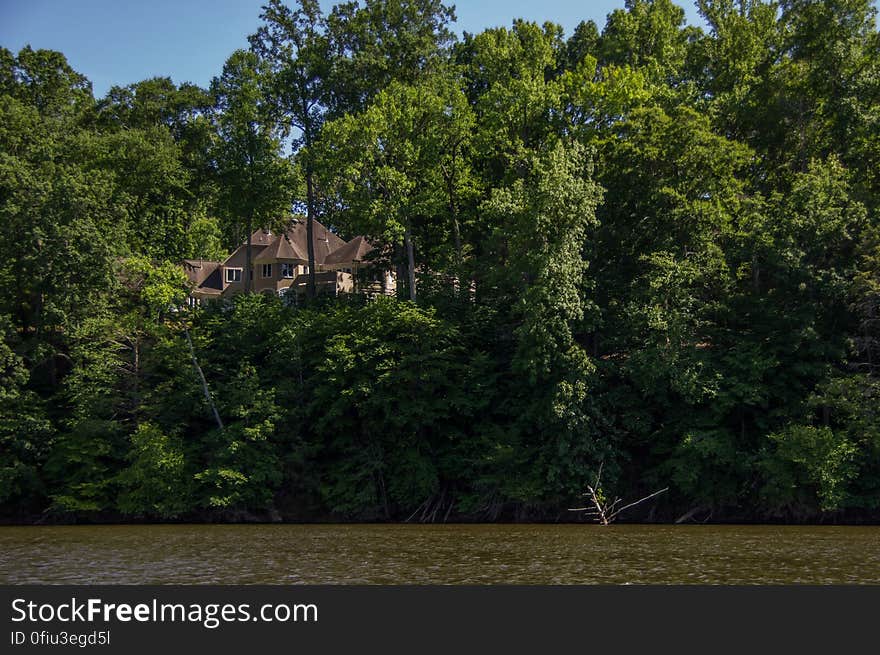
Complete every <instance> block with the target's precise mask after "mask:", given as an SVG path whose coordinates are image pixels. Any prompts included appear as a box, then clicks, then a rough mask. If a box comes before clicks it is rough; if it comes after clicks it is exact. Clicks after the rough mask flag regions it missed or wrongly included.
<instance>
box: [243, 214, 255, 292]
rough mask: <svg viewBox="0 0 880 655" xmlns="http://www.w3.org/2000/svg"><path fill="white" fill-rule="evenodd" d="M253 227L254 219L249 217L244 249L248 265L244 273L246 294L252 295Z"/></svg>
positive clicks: (246, 264)
mask: <svg viewBox="0 0 880 655" xmlns="http://www.w3.org/2000/svg"><path fill="white" fill-rule="evenodd" d="M253 225H254V219H253V217H252V216H248V223H247V242H246V245H245V247H244V252H245V261H246V263H245V271H244V292H245V293H250V292H251V283H252V280H251V277H252V276H251V268H252V267H253V264H252V263H251V260H252V258H253V246H252V245H251V235H252V234H253V233H254V228H253Z"/></svg>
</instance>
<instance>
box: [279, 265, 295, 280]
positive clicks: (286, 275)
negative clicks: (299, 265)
mask: <svg viewBox="0 0 880 655" xmlns="http://www.w3.org/2000/svg"><path fill="white" fill-rule="evenodd" d="M285 270H287V271H288V273H285ZM281 277H282V278H284V279H285V280H292V279H293V278H295V277H296V266H294V265H293V264H290V263H288V262H281Z"/></svg>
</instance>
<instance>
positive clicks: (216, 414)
mask: <svg viewBox="0 0 880 655" xmlns="http://www.w3.org/2000/svg"><path fill="white" fill-rule="evenodd" d="M183 333H184V334H185V335H186V342H187V343H188V344H189V354H190V357H192V363H193V366H194V367H195V369H196V373H198V375H199V380H200V381H201V383H202V391H203V392H204V394H205V400H206V401H207V403H208V406H209V407H210V408H211V412H212V413H213V414H214V420H215V421H217V427H218V428H220V429H221V430H222V429H223V421H222V420H221V419H220V412H218V411H217V405H215V404H214V398H213V397H212V396H211V391H210V389H208V381H207V380H206V379H205V374H204V373H203V372H202V367H201V366H199V360H197V359H196V350H195V348H193V342H192V339H191V338H190V336H189V330H188V329H187V328H183Z"/></svg>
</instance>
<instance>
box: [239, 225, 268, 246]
mask: <svg viewBox="0 0 880 655" xmlns="http://www.w3.org/2000/svg"><path fill="white" fill-rule="evenodd" d="M276 236H277V235H275V234H272V232H270V231H269V230H266V229H259V230H257V231H256V232H254V233H253V234H252V235H251V245H252V246H268V245H270V244H271V243H272V242H273V241H274V240H275V237H276ZM242 245H245V244H242Z"/></svg>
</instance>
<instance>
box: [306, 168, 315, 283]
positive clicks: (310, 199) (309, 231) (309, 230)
mask: <svg viewBox="0 0 880 655" xmlns="http://www.w3.org/2000/svg"><path fill="white" fill-rule="evenodd" d="M311 168H312V167H311V164H309V163H306V240H307V241H308V244H307V245H306V250H307V251H308V257H309V281H308V284H307V286H306V295H307V296H308V297H309V298H314V297H315V291H316V289H315V241H314V234H315V191H314V181H313V179H312V170H311Z"/></svg>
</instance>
